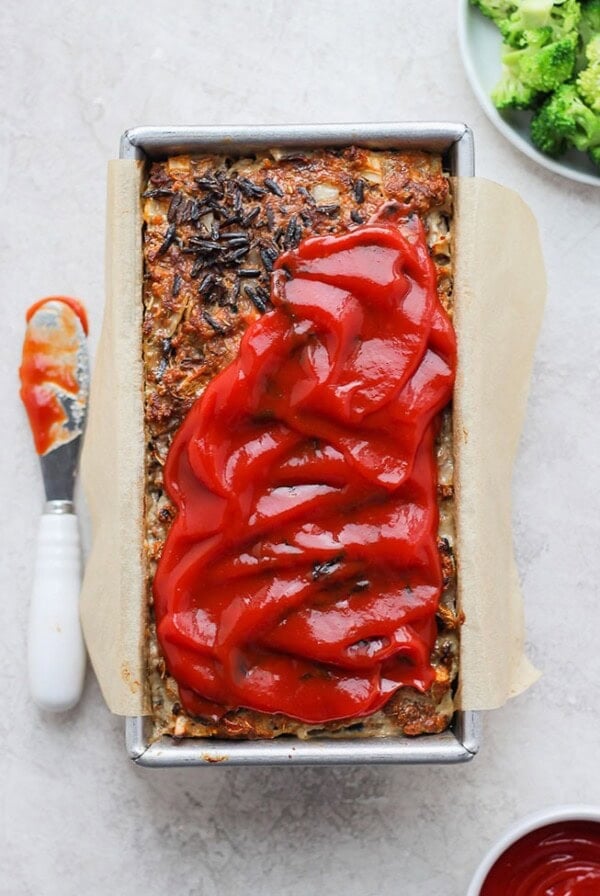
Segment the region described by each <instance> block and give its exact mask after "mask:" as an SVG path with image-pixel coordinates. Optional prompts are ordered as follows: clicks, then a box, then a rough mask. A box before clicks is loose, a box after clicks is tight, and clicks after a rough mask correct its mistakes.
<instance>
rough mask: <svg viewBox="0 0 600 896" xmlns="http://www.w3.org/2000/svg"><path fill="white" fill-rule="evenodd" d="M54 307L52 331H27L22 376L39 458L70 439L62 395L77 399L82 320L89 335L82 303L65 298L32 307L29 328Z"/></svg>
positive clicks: (23, 396)
mask: <svg viewBox="0 0 600 896" xmlns="http://www.w3.org/2000/svg"><path fill="white" fill-rule="evenodd" d="M50 303H51V304H52V311H53V313H54V315H55V321H54V325H53V326H52V327H35V326H33V325H32V326H31V327H29V328H28V330H27V334H26V337H25V343H24V346H23V356H22V361H21V367H20V368H19V376H20V378H21V391H20V395H21V399H22V401H23V404H24V405H25V409H26V411H27V416H28V417H29V423H30V425H31V431H32V433H33V438H34V442H35V449H36V451H37V453H38V454H46V453H47V452H48V451H51V450H52V449H53V448H56V447H57V446H58V445H59V444H61V442H62V441H63V440H64V438H65V437H67V434H66V430H65V427H64V424H66V423H67V415H66V413H65V409H64V407H63V404H62V402H61V401H60V393H68V394H70V395H72V396H76V395H77V393H78V392H79V389H80V385H79V382H78V363H79V358H78V353H79V351H80V348H81V341H80V338H79V335H78V333H77V330H76V326H78V325H77V321H76V320H75V317H74V315H73V312H75V316H76V317H77V318H78V319H79V321H80V323H81V326H82V327H83V331H84V333H85V334H86V335H87V332H88V322H87V316H86V313H85V310H84V308H83V306H82V305H81V303H80V302H78V301H76V300H75V299H71V298H68V297H66V296H49V297H48V298H45V299H41V300H40V301H39V302H36V303H35V304H34V305H32V306H31V307H30V308H29V309H28V311H27V313H26V315H25V319H26V321H27V323H28V324H29V323H30V322H31V320H32V318H33V317H34V316H35V314H36V313H37V312H38V311H40V310H41V309H42V308H43V307H44V306H45V305H48V304H50Z"/></svg>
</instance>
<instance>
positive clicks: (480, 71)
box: [458, 0, 600, 187]
mask: <svg viewBox="0 0 600 896" xmlns="http://www.w3.org/2000/svg"><path fill="white" fill-rule="evenodd" d="M458 40H459V45H460V53H461V56H462V60H463V64H464V66H465V71H466V73H467V78H468V79H469V82H470V84H471V87H472V88H473V91H474V93H475V96H476V97H477V99H478V100H479V102H480V104H481V106H482V108H483V110H484V112H485V113H486V115H487V117H488V118H489V119H490V121H491V122H492V124H494V125H495V126H496V127H497V128H498V130H499V131H500V133H501V134H503V135H504V136H505V137H506V138H507V139H508V140H510V142H511V143H512V144H513V145H514V146H516V147H517V149H520V150H521V152H524V153H525V155H526V156H529V158H530V159H533V161H534V162H538V164H540V165H543V166H544V168H548V169H549V170H550V171H554V172H555V173H556V174H562V176H563V177H569V178H571V180H577V181H579V182H580V183H583V184H592V185H593V186H596V187H600V174H598V173H597V172H598V169H597V168H596V166H595V165H594V164H593V162H591V161H590V159H588V157H587V155H586V154H585V153H583V152H578V151H577V150H575V149H573V150H570V151H569V152H568V153H566V155H564V156H562V157H561V159H560V161H557V160H556V159H551V158H550V157H549V156H545V155H543V154H542V153H541V152H539V150H537V149H536V148H535V146H534V145H533V143H532V142H531V138H530V136H529V121H530V119H531V113H530V112H519V111H517V110H515V111H511V110H507V111H504V112H502V114H501V113H500V112H499V111H498V110H497V109H496V108H495V106H494V105H493V103H492V101H491V99H490V92H491V90H492V88H493V87H494V85H495V84H496V82H497V81H498V79H499V78H500V72H501V68H502V64H501V61H500V46H501V44H502V37H501V35H500V32H499V31H498V29H497V28H496V26H495V25H494V23H493V22H492V21H491V20H490V19H488V18H486V16H484V15H483V13H481V12H480V11H479V10H478V9H477V8H476V7H474V6H471V4H470V3H469V0H459V12H458Z"/></svg>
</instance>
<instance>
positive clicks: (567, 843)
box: [481, 821, 600, 896]
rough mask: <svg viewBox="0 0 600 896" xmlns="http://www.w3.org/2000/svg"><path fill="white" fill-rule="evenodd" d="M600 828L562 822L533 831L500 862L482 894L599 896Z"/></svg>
mask: <svg viewBox="0 0 600 896" xmlns="http://www.w3.org/2000/svg"><path fill="white" fill-rule="evenodd" d="M599 893H600V824H598V823H597V822H593V821H561V822H557V823H555V824H549V825H546V826H545V827H542V828H539V829H538V830H537V831H532V832H531V833H530V834H527V835H526V836H525V837H522V838H521V839H520V840H517V842H516V843H513V845H512V846H510V847H509V848H508V849H507V850H506V851H505V852H504V853H502V855H501V856H500V858H499V859H498V860H497V862H496V864H495V865H494V866H493V867H492V869H491V870H490V872H489V874H488V876H487V877H486V879H485V881H484V884H483V886H482V888H481V896H598V894H599Z"/></svg>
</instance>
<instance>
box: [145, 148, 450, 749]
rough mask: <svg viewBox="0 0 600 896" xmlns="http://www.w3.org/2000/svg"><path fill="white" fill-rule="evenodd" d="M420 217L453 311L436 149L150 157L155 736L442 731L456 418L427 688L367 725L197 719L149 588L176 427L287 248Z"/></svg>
mask: <svg viewBox="0 0 600 896" xmlns="http://www.w3.org/2000/svg"><path fill="white" fill-rule="evenodd" d="M390 202H391V203H393V204H394V207H395V208H396V211H397V212H400V213H401V214H402V215H404V216H406V217H408V216H411V215H417V216H419V218H420V219H421V221H422V222H423V224H424V226H425V230H426V235H427V243H428V246H429V250H430V255H431V258H432V260H433V262H434V265H435V268H436V272H437V290H438V296H439V299H440V302H441V303H442V305H443V306H444V308H445V309H446V311H447V312H448V313H449V315H450V316H451V315H452V259H451V250H452V237H451V220H452V197H451V186H450V181H449V179H448V177H447V176H446V174H445V173H444V171H443V166H442V159H441V157H440V156H439V155H437V154H432V153H425V152H413V151H411V152H405V151H393V150H379V151H377V150H370V149H364V148H359V147H348V148H345V149H317V150H314V151H310V152H308V151H301V152H290V151H279V150H272V151H269V152H265V153H260V154H257V155H255V156H252V157H246V158H230V157H225V156H176V157H172V158H169V159H166V160H164V161H159V162H154V163H152V164H151V165H150V167H149V171H148V175H147V180H146V182H145V184H144V192H143V196H142V208H143V219H144V236H143V255H144V288H143V302H144V323H143V359H144V376H145V429H146V444H147V453H146V480H145V481H146V489H145V540H144V544H145V567H146V572H147V599H148V625H147V669H148V677H149V683H150V693H151V703H152V712H153V721H154V735H155V737H159V736H161V735H162V734H168V735H172V736H174V737H183V736H192V737H193V736H198V737H206V736H216V737H228V738H272V737H276V736H278V735H282V734H289V735H295V736H298V737H301V738H308V737H315V736H323V735H327V736H330V737H331V736H349V735H351V736H355V737H356V736H388V735H394V734H395V735H398V734H404V735H418V734H425V733H436V732H440V731H442V730H443V729H444V728H446V727H447V726H448V724H449V722H450V720H451V717H452V714H453V690H454V686H455V681H456V677H457V673H458V637H459V628H460V614H459V613H458V611H457V608H456V571H455V562H454V552H453V548H454V526H453V500H454V499H453V463H452V413H451V407H450V406H448V407H447V408H446V409H445V410H444V411H443V412H442V415H441V416H442V419H441V426H440V430H439V435H438V437H437V441H436V452H437V467H438V486H437V494H438V505H439V520H440V522H439V536H438V550H439V554H440V559H441V564H442V570H443V592H442V596H441V600H440V605H439V609H438V612H437V630H438V634H437V639H436V641H435V646H434V649H433V653H432V656H431V663H432V666H433V668H434V671H435V680H434V683H433V684H432V685H431V687H430V688H429V690H428V691H426V692H425V693H421V692H419V691H417V690H416V689H413V688H409V687H404V688H400V689H399V690H398V691H396V693H395V694H394V695H393V696H392V697H391V698H390V699H389V701H388V702H387V703H386V705H385V706H384V708H383V709H381V710H379V711H378V712H376V713H374V714H372V715H371V716H368V717H366V718H364V717H363V718H360V719H344V720H342V721H336V722H328V723H326V724H325V725H318V726H316V725H310V724H307V723H304V722H301V721H299V720H297V719H293V718H290V717H288V716H285V715H282V714H269V713H263V712H258V711H253V710H249V709H244V708H239V709H233V710H231V711H228V712H226V713H225V715H223V716H222V717H221V718H220V719H219V720H207V719H201V718H193V717H190V716H189V715H188V714H186V712H185V711H184V710H183V708H182V705H181V701H180V697H179V693H178V686H177V683H176V681H175V680H174V679H173V678H172V677H171V676H170V675H169V674H168V671H167V668H166V664H165V661H164V659H163V657H162V655H161V651H160V647H159V644H158V641H157V637H156V627H155V623H154V617H153V607H152V582H153V577H154V574H155V570H156V565H157V563H158V561H159V559H160V556H161V552H162V550H163V546H164V543H165V539H166V537H167V534H168V531H169V527H170V524H171V522H172V520H173V518H174V513H175V510H174V506H173V504H172V502H171V501H170V499H169V497H168V495H167V494H166V492H165V487H164V481H163V467H164V464H165V460H166V457H167V453H168V451H169V447H170V445H171V443H172V440H173V438H174V435H175V433H176V431H177V430H178V428H179V427H180V426H181V424H182V422H183V420H184V418H185V416H186V414H187V412H188V411H189V410H190V408H191V406H192V404H193V403H194V402H195V401H196V399H197V398H198V397H199V396H200V395H201V394H202V393H203V391H204V389H205V388H206V386H207V384H208V383H209V382H210V381H211V380H212V379H213V378H214V377H215V376H216V375H217V374H218V373H219V372H220V371H222V370H223V369H224V368H225V367H227V365H228V364H229V363H230V362H231V361H232V360H233V359H234V358H235V357H236V354H237V352H238V347H239V344H240V340H241V338H242V336H243V334H244V332H245V331H246V329H247V328H248V326H249V325H250V324H251V323H252V322H253V321H254V320H256V319H257V318H258V317H259V316H260V315H262V314H264V313H265V311H266V310H268V309H269V307H270V279H271V273H272V269H273V265H274V263H275V261H276V259H277V258H278V256H279V255H280V254H281V253H282V252H284V251H287V250H289V249H293V248H295V247H296V246H297V245H298V244H299V242H300V241H301V240H303V239H304V238H306V237H309V236H316V235H327V234H341V233H343V232H345V231H347V230H349V229H352V228H353V227H356V225H358V224H361V223H363V222H366V221H368V220H369V219H370V218H371V217H372V216H373V215H375V214H376V213H377V212H378V210H380V209H381V207H382V205H383V204H384V203H390Z"/></svg>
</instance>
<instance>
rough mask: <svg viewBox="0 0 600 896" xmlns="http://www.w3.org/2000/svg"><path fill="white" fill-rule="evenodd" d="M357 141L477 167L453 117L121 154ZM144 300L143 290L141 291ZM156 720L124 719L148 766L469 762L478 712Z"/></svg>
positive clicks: (215, 138) (467, 136)
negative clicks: (239, 734)
mask: <svg viewBox="0 0 600 896" xmlns="http://www.w3.org/2000/svg"><path fill="white" fill-rule="evenodd" d="M351 144H357V145H360V146H367V147H370V148H372V149H390V148H394V149H422V150H429V151H431V152H441V153H443V158H444V165H445V168H446V170H447V171H448V172H449V173H450V174H452V175H460V176H461V177H465V176H467V177H472V176H473V174H474V151H473V135H472V133H471V131H470V130H469V128H468V127H467V126H466V125H464V124H460V123H455V122H408V123H406V122H405V123H403V122H399V123H385V124H339V125H331V124H329V125H289V126H273V127H270V126H266V127H244V126H237V125H236V126H232V127H221V126H219V127H171V128H169V127H164V128H163V127H142V128H134V129H132V130H129V131H126V132H125V134H123V137H122V138H121V145H120V153H119V156H120V158H122V159H138V160H141V161H145V160H154V159H163V158H166V157H167V156H170V155H176V154H179V153H195V154H200V153H215V154H217V153H219V154H220V153H223V154H230V155H242V154H245V153H252V152H256V151H258V150H264V149H268V148H270V147H273V146H280V147H286V148H291V147H297V148H299V149H309V148H315V147H336V146H339V147H342V146H349V145H351ZM140 301H141V297H140ZM151 728H152V725H151V722H150V719H148V718H143V717H136V718H128V719H127V720H126V746H127V753H128V755H129V757H130V758H131V759H133V761H134V762H136V763H137V764H138V765H142V766H146V767H149V768H168V767H175V766H179V767H191V766H206V765H211V764H219V765H225V766H231V765H287V764H294V765H335V764H338V765H342V764H345V765H352V764H358V763H365V764H366V763H379V764H381V763H403V764H411V763H412V764H424V763H456V762H468V761H469V760H470V759H472V758H473V756H474V755H475V754H476V753H477V751H478V749H479V737H480V718H479V715H478V714H477V713H474V712H462V711H461V712H456V713H455V715H454V718H453V720H452V724H451V726H450V728H448V730H447V731H444V732H443V733H442V734H434V735H423V736H420V737H413V738H411V737H383V738H362V739H361V738H356V739H349V738H345V739H341V738H334V737H330V738H318V739H314V740H309V741H303V740H299V739H298V738H295V737H279V738H276V739H274V740H268V741H229V740H217V739H214V738H183V739H181V740H177V741H175V740H174V739H173V738H171V737H168V736H164V737H162V738H161V739H160V740H158V741H154V742H151V740H150V735H151Z"/></svg>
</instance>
